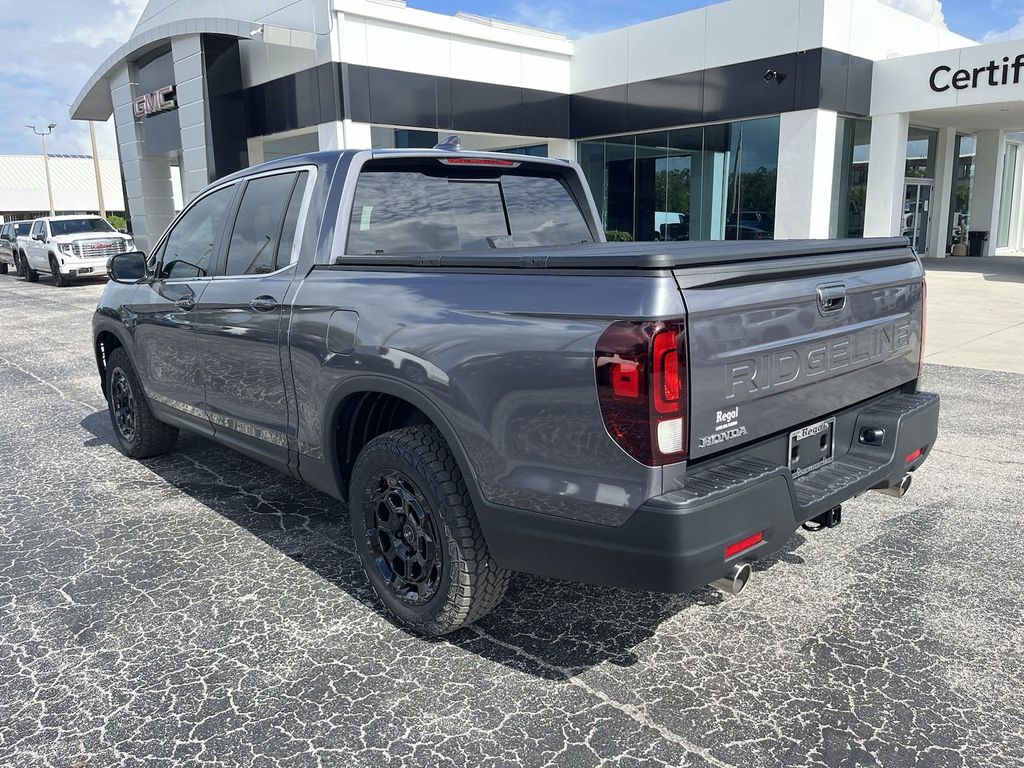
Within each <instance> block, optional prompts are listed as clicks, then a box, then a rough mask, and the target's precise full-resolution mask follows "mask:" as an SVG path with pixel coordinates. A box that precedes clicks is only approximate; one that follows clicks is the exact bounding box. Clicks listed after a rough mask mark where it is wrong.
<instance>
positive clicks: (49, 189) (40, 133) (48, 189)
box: [25, 123, 57, 216]
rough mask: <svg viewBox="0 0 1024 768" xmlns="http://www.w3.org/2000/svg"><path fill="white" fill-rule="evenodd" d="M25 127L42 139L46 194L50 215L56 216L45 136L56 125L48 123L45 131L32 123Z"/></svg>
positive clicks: (51, 131)
mask: <svg viewBox="0 0 1024 768" xmlns="http://www.w3.org/2000/svg"><path fill="white" fill-rule="evenodd" d="M25 127H26V128H31V129H32V133H34V134H35V135H36V136H39V137H41V138H42V140H43V166H44V167H45V168H46V194H47V195H49V197H50V215H51V216H56V215H57V212H56V211H55V210H54V208H53V181H52V180H51V179H50V155H49V154H47V152H46V137H47V136H49V135H50V134H51V133H53V129H54V128H56V127H57V124H56V123H50V124H49V125H48V126H46V130H45V131H40V130H39V129H38V128H36V127H35V126H34V125H26V126H25Z"/></svg>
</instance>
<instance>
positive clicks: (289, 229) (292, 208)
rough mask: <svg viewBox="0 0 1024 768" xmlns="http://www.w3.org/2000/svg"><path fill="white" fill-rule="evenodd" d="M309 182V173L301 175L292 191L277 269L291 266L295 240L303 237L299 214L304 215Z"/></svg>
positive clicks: (283, 228) (278, 251) (279, 246)
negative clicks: (303, 210) (303, 202)
mask: <svg viewBox="0 0 1024 768" xmlns="http://www.w3.org/2000/svg"><path fill="white" fill-rule="evenodd" d="M308 182H309V171H303V172H302V173H300V174H299V180H298V182H297V183H296V184H295V189H294V190H292V199H291V202H290V203H288V210H287V211H285V214H284V226H283V227H281V242H280V243H278V246H277V263H276V264H275V267H276V268H277V269H281V267H286V266H288V264H290V263H291V262H292V261H293V259H292V254H293V253H295V238H296V237H301V234H300V233H299V224H300V222H299V214H300V213H302V201H303V200H304V199H305V197H306V184H307V183H308Z"/></svg>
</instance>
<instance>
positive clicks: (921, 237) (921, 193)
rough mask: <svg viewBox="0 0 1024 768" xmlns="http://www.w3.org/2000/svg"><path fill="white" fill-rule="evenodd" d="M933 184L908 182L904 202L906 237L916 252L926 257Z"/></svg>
mask: <svg viewBox="0 0 1024 768" xmlns="http://www.w3.org/2000/svg"><path fill="white" fill-rule="evenodd" d="M931 201H932V182H930V181H917V180H914V181H908V182H907V191H906V195H905V196H904V202H903V230H902V234H903V236H904V237H906V238H907V239H909V240H910V244H911V245H912V246H914V250H915V251H917V252H918V253H919V254H921V255H924V254H925V252H926V250H927V248H928V223H929V220H930V219H931V213H930V211H931Z"/></svg>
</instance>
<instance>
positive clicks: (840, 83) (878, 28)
mask: <svg viewBox="0 0 1024 768" xmlns="http://www.w3.org/2000/svg"><path fill="white" fill-rule="evenodd" d="M214 14H222V15H214ZM111 115H113V116H114V121H115V125H116V130H117V141H118V145H119V151H120V162H121V168H122V172H123V176H124V188H125V193H126V195H125V196H126V201H127V207H128V212H129V215H130V219H131V225H132V227H133V231H134V233H135V236H136V240H137V241H138V242H139V243H140V244H143V245H152V244H153V243H154V242H155V239H156V238H157V237H159V234H160V233H161V232H162V231H163V230H164V229H165V228H166V227H167V225H168V224H169V223H170V221H171V219H172V217H173V216H174V214H175V210H176V209H177V208H178V207H180V204H181V203H180V201H181V200H182V199H184V200H185V201H186V202H187V201H188V200H189V199H191V198H192V197H194V196H195V195H196V194H197V193H198V192H199V191H200V190H202V189H203V188H204V187H205V186H206V185H207V184H209V183H210V182H211V181H214V180H216V179H217V178H220V177H222V176H224V175H226V174H229V173H232V172H234V171H237V170H239V169H240V168H244V167H247V166H249V165H253V164H256V163H259V162H262V161H264V160H270V159H273V158H278V157H283V156H287V155H291V154H296V153H301V152H308V151H314V150H317V149H321V150H326V149H338V148H367V147H430V146H433V145H434V144H435V143H437V141H438V140H439V139H441V138H443V137H444V136H445V135H447V134H450V133H458V134H460V135H461V136H462V137H463V145H464V146H465V147H466V148H469V149H494V150H504V151H514V152H519V153H524V154H532V155H546V156H550V157H561V158H571V159H574V160H578V161H579V162H580V164H581V165H582V167H583V169H584V171H585V173H586V175H587V179H588V180H589V182H590V185H591V188H592V190H593V192H594V198H595V200H596V201H597V204H598V206H599V208H600V210H601V214H602V216H603V219H604V223H605V227H606V229H607V230H609V231H614V232H616V233H618V234H616V236H617V237H628V238H632V239H636V240H662V239H671V240H685V239H692V240H710V239H730V238H742V239H762V238H768V237H775V238H808V237H811V238H829V237H833V238H834V237H848V236H849V237H859V236H862V235H864V236H876V235H905V236H907V237H908V238H910V239H911V241H912V242H913V244H914V245H915V247H916V248H917V250H918V251H919V252H920V253H927V254H929V255H934V256H943V255H946V254H947V253H950V252H961V251H962V249H963V248H964V247H965V246H966V244H967V243H968V240H970V239H971V238H970V236H969V232H975V233H980V234H978V235H976V236H975V237H974V240H975V243H974V244H975V247H976V248H978V249H980V251H981V253H983V254H984V255H992V254H996V253H1000V254H1002V253H1016V252H1020V251H1022V250H1024V240H1022V238H1024V221H1022V217H1021V207H1022V199H1021V191H1022V177H1024V151H1022V149H1021V145H1022V144H1024V133H1017V131H1024V41H1019V42H1006V43H995V44H988V45H979V44H978V43H976V42H974V41H972V40H969V39H967V38H964V37H961V36H959V35H956V34H953V33H952V32H950V31H948V30H945V29H941V28H939V27H936V26H934V25H932V24H929V23H927V22H925V21H922V20H920V19H917V18H915V17H913V16H910V15H908V14H905V13H902V12H900V11H897V10H895V9H893V8H891V7H889V6H888V5H886V4H884V3H882V2H880V1H879V0H772V2H770V3H769V2H764V0H730V1H729V2H723V3H718V4H714V5H709V6H708V7H706V8H701V9H699V10H695V11H690V12H687V13H682V14H678V15H675V16H671V17H668V18H664V19H658V20H656V21H651V22H647V23H643V24H637V25H634V26H630V27H625V28H622V29H615V30H612V31H608V32H604V33H601V34H597V35H593V36H590V37H584V38H581V39H578V40H570V39H568V38H566V37H563V36H561V35H557V34H552V33H549V32H545V31H541V30H536V29H532V28H528V27H523V26H518V25H515V24H509V23H506V22H502V21H498V20H494V19H488V18H482V17H478V16H474V15H471V14H464V13H459V14H456V15H454V16H448V15H441V14H435V13H428V12H426V11H422V10H417V9H415V8H411V7H407V6H406V4H405V3H404V2H402V0H298V1H297V2H296V1H295V0H238V1H237V2H231V3H227V2H211V0H151V2H150V3H149V5H148V7H147V8H146V10H145V11H144V12H143V14H142V17H141V20H140V21H139V23H138V26H137V27H136V28H135V30H134V31H133V32H132V34H131V36H130V37H129V39H128V40H127V41H126V42H125V43H124V45H122V46H121V47H120V48H119V49H118V50H117V51H115V52H114V53H113V54H112V55H111V56H110V57H109V58H108V59H107V60H106V61H105V62H104V63H103V65H102V66H101V67H100V68H99V69H98V70H97V71H96V72H95V74H94V75H93V76H92V77H91V79H90V80H89V82H88V83H86V84H85V86H84V87H83V89H82V91H81V93H80V94H79V96H78V98H77V99H76V101H75V104H74V105H73V107H72V117H74V118H76V119H82V120H106V119H108V118H109V117H110V116H111ZM178 187H180V189H181V194H180V195H176V194H175V189H176V188H178ZM986 237H987V239H985V238H986Z"/></svg>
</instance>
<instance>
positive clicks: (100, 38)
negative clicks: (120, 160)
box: [0, 0, 146, 157]
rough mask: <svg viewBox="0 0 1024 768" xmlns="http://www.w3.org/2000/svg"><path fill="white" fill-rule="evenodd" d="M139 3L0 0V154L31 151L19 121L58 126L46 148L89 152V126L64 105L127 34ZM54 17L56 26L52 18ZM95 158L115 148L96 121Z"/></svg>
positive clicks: (34, 143) (33, 144)
mask: <svg viewBox="0 0 1024 768" xmlns="http://www.w3.org/2000/svg"><path fill="white" fill-rule="evenodd" d="M145 5H146V0H74V1H73V2H69V1H68V0H32V1H31V2H9V3H8V2H0V6H2V8H3V12H4V13H3V16H4V24H3V26H4V56H3V57H2V58H0V105H2V106H3V111H4V120H3V121H0V154H23V153H24V154H28V153H32V154H36V153H38V152H40V151H41V148H40V144H39V139H38V138H36V137H35V136H33V135H32V132H31V131H30V130H29V129H28V128H25V127H24V126H25V125H26V124H35V125H40V126H46V125H47V124H49V123H56V124H57V127H56V128H55V129H54V131H53V135H52V137H51V138H50V140H49V147H50V150H51V151H52V152H63V153H74V154H89V153H91V151H92V148H91V146H90V141H89V127H88V125H87V124H86V123H84V122H79V121H73V120H71V118H70V116H69V114H68V113H69V107H68V105H69V104H71V103H72V102H73V101H74V99H75V97H76V96H77V95H78V93H79V91H80V90H81V88H82V87H83V86H84V85H85V83H86V81H88V79H89V77H90V76H91V75H92V74H93V72H94V71H95V69H96V67H98V66H99V65H100V64H101V63H102V62H103V60H104V59H106V57H107V56H109V55H110V54H111V53H112V52H113V51H114V50H115V49H116V48H117V47H118V46H119V45H121V44H122V43H124V42H125V41H126V40H127V39H128V37H129V36H130V35H131V33H132V30H133V29H134V27H135V24H136V22H137V21H138V18H139V15H140V14H141V13H142V10H143V8H144V7H145ZM58 20H59V23H57V21H58ZM97 138H98V139H99V145H100V150H99V151H100V155H101V156H106V157H112V156H114V154H115V153H116V151H117V150H116V144H115V141H114V135H113V128H112V126H111V125H109V124H108V125H98V126H97Z"/></svg>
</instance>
